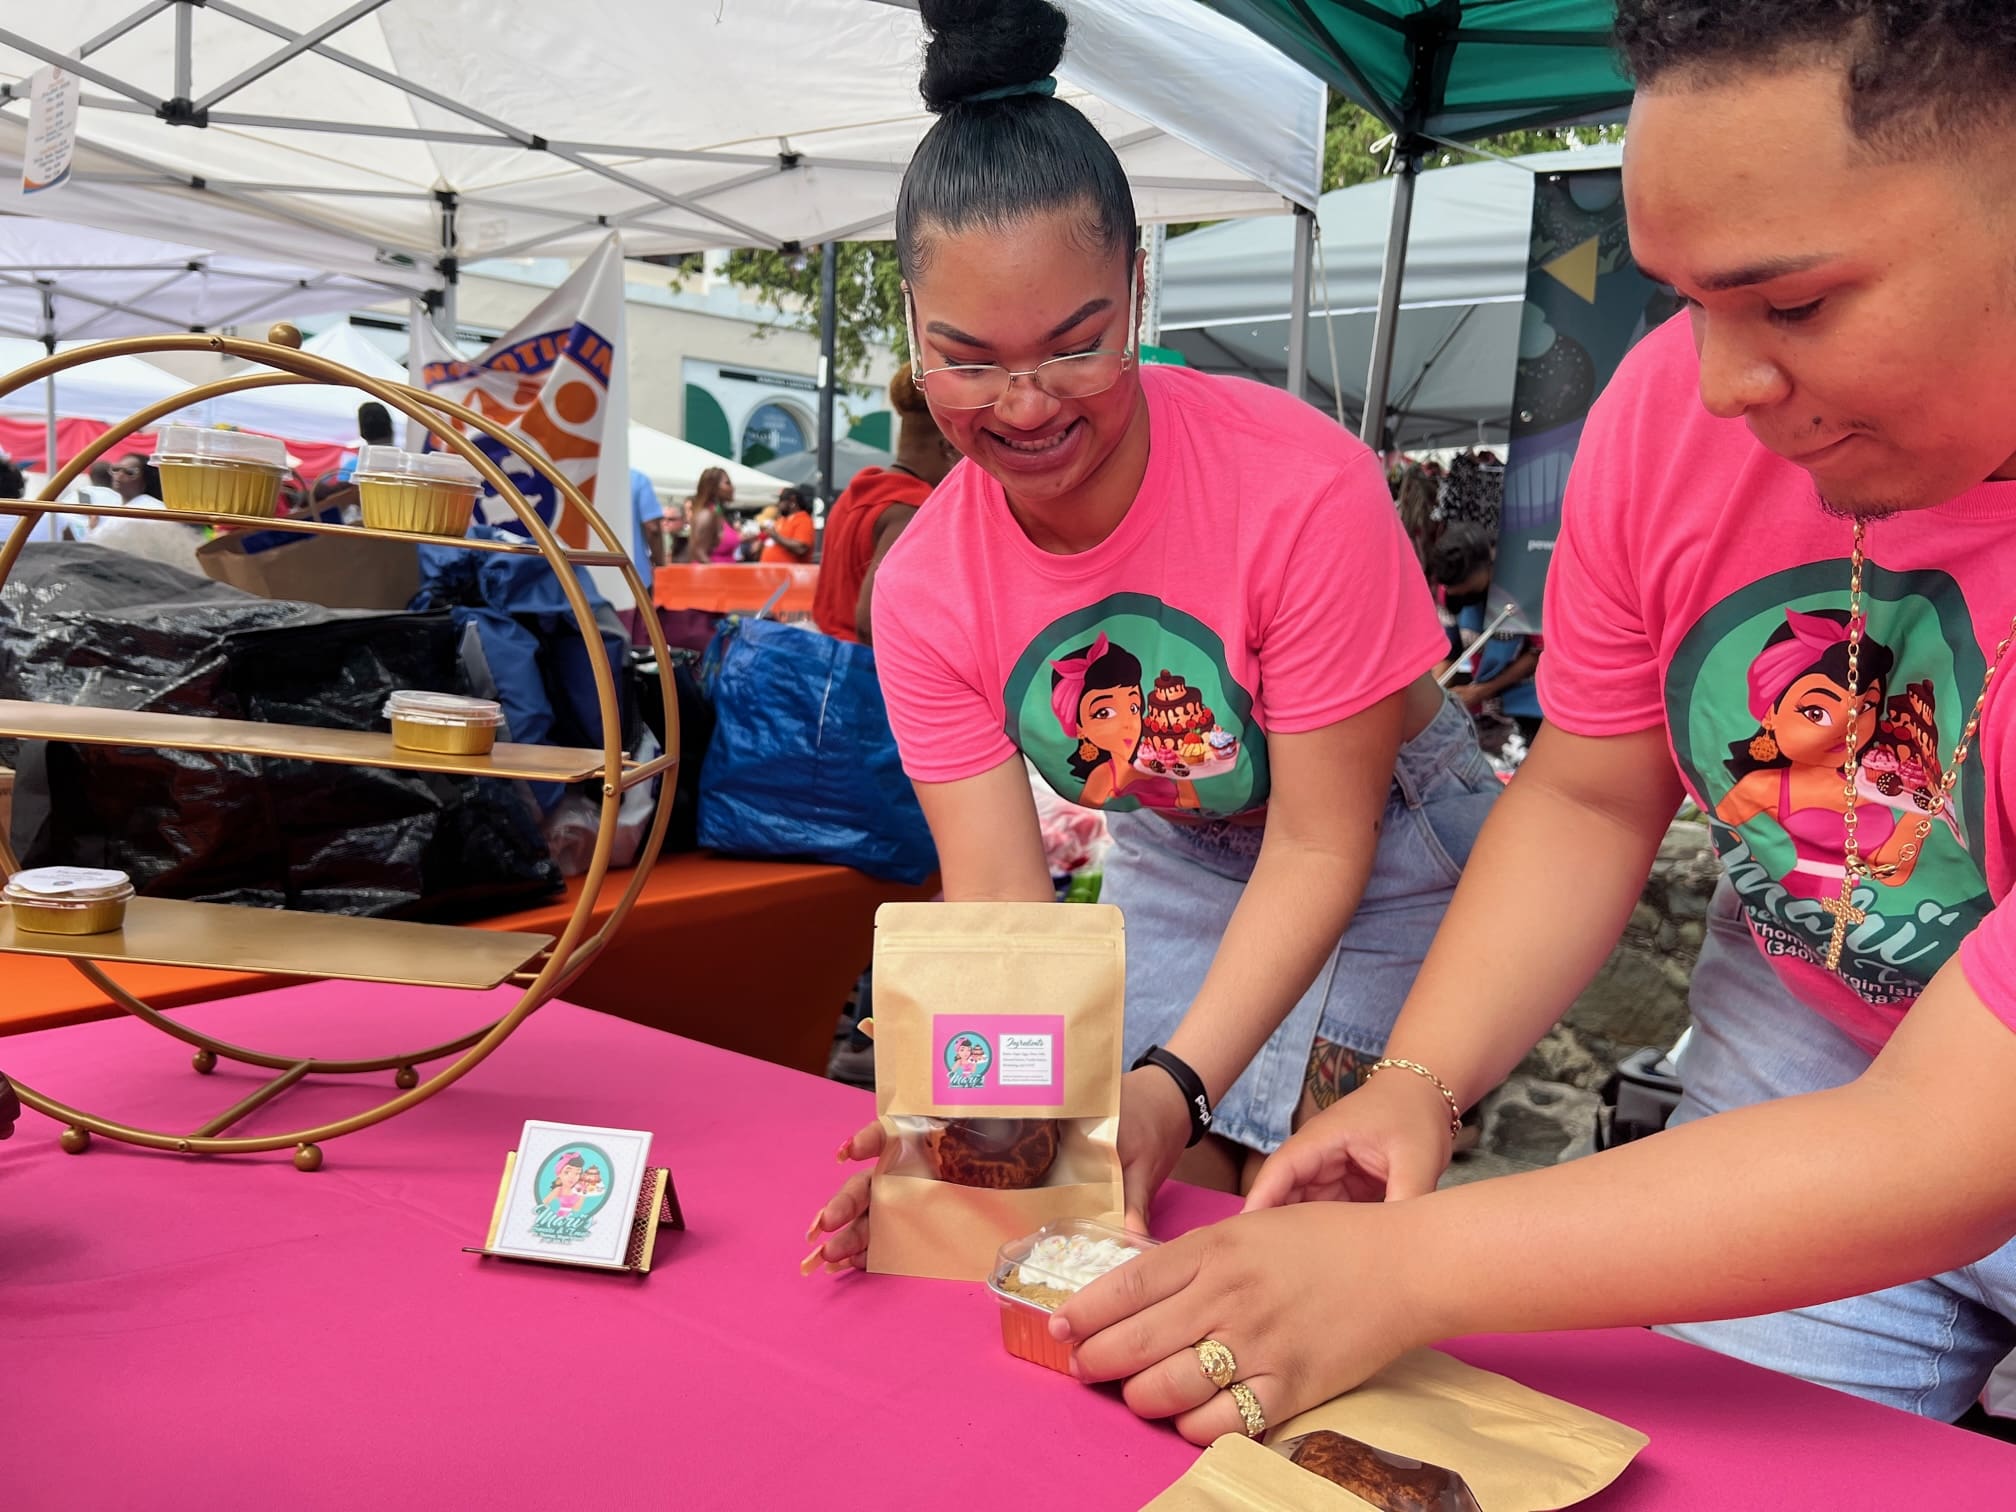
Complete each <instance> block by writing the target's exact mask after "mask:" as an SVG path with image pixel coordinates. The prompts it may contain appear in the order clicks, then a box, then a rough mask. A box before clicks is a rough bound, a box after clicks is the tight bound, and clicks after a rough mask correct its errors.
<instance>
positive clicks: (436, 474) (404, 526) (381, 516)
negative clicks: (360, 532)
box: [352, 446, 483, 536]
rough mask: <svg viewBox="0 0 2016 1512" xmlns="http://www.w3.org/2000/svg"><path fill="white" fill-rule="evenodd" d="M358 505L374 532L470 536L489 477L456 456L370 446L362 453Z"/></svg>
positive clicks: (357, 475)
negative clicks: (478, 502) (408, 531)
mask: <svg viewBox="0 0 2016 1512" xmlns="http://www.w3.org/2000/svg"><path fill="white" fill-rule="evenodd" d="M352 481H354V482H355V483H356V485H357V499H358V503H359V504H360V505H361V506H362V507H363V510H364V523H365V524H366V525H367V526H369V527H370V528H371V529H373V530H410V531H413V532H414V533H416V534H418V535H437V536H465V535H467V534H468V533H469V520H470V517H471V516H472V515H473V514H474V513H475V510H476V495H477V494H479V493H481V492H482V491H483V478H482V475H481V474H480V473H478V472H477V471H476V469H475V467H474V466H472V465H471V464H470V463H469V462H468V461H466V460H465V459H464V458H462V457H461V456H460V455H458V454H457V453H455V452H409V451H401V450H400V449H399V448H398V447H396V446H367V447H364V448H363V449H362V450H360V451H359V452H358V453H357V472H356V476H355V477H354V479H353V480H352Z"/></svg>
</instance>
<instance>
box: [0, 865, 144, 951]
mask: <svg viewBox="0 0 2016 1512" xmlns="http://www.w3.org/2000/svg"><path fill="white" fill-rule="evenodd" d="M132 896H133V882H132V879H131V878H129V877H128V876H127V875H126V873H124V872H123V871H104V870H100V869H98V868H96V867H88V866H38V867H36V868H35V869H34V870H32V871H23V872H16V873H15V874H14V875H13V876H11V877H9V878H8V879H7V886H6V888H5V889H4V890H0V901H4V902H5V903H6V904H7V906H8V908H9V909H11V910H12V911H13V914H14V927H15V928H16V929H25V930H31V931H33V932H34V933H36V934H64V935H95V934H110V933H111V932H112V931H113V930H115V929H120V928H123V927H124V926H125V923H126V901H127V899H129V898H131V897H132Z"/></svg>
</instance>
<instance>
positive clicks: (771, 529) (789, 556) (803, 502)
mask: <svg viewBox="0 0 2016 1512" xmlns="http://www.w3.org/2000/svg"><path fill="white" fill-rule="evenodd" d="M777 507H778V508H779V509H781V510H783V511H784V514H783V518H781V519H779V520H775V521H773V522H771V523H770V524H768V525H765V526H764V527H763V551H762V554H761V555H760V556H758V557H757V559H756V560H758V561H759V562H809V561H811V560H812V537H813V535H814V533H815V526H814V524H813V520H812V505H811V503H810V501H809V500H807V499H806V497H805V494H804V491H803V490H801V489H797V488H786V489H784V490H783V491H782V492H780V493H779V494H778V495H777Z"/></svg>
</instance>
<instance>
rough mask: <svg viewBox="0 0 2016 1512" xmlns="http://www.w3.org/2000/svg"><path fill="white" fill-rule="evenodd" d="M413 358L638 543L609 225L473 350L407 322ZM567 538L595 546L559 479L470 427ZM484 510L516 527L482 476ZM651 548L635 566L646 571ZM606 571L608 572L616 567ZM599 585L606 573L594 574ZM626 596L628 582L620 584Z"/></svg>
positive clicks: (617, 268)
mask: <svg viewBox="0 0 2016 1512" xmlns="http://www.w3.org/2000/svg"><path fill="white" fill-rule="evenodd" d="M413 344H414V354H415V357H416V359H417V360H416V363H415V366H416V367H418V369H419V371H420V374H421V379H420V381H421V383H422V384H423V385H424V386H425V387H426V388H427V389H429V390H430V391H432V392H434V393H437V394H441V395H443V396H445V397H447V398H450V399H453V400H456V401H457V402H458V403H461V404H465V405H467V406H468V407H469V408H471V409H473V410H475V411H476V412H477V413H478V414H480V415H483V416H485V417H487V418H489V419H492V420H495V421H497V422H498V423H499V424H501V425H504V426H506V427H507V428H509V429H510V430H513V431H515V432H517V433H518V434H519V435H520V436H522V437H524V438H525V439H526V440H528V441H530V442H532V443H533V445H534V446H535V447H537V449H538V450H539V451H540V452H541V453H543V454H544V455H545V457H546V458H547V459H548V460H549V461H550V462H551V463H552V464H553V467H554V469H555V470H556V471H558V472H559V473H560V475H561V476H562V477H564V478H566V479H567V481H568V482H570V483H572V484H573V485H574V486H575V487H576V488H578V489H580V490H581V492H582V493H583V494H584V495H585V496H586V497H587V498H588V500H589V502H590V503H592V504H593V505H594V506H595V511H596V513H597V514H599V515H600V516H601V517H602V518H603V519H604V520H605V521H607V522H608V524H609V526H610V528H611V529H612V530H613V531H614V532H615V535H616V539H617V540H618V541H619V542H621V543H623V545H624V546H625V547H626V548H628V549H630V551H631V554H632V556H633V557H634V556H635V555H636V551H637V548H638V546H639V544H640V543H641V539H642V537H641V532H640V527H639V522H638V521H637V520H636V519H635V518H634V510H633V509H632V506H631V497H630V457H629V419H630V416H629V395H628V388H629V385H628V381H627V377H626V371H625V369H626V365H627V363H628V361H629V352H628V347H627V340H626V336H625V331H624V323H623V250H622V246H621V243H620V242H619V240H618V239H617V237H616V236H615V235H613V234H612V235H611V236H610V237H609V239H608V240H607V241H605V242H603V244H602V245H601V246H600V247H599V248H597V249H596V251H595V252H594V253H593V254H591V255H590V256H589V257H588V258H587V260H586V261H584V262H583V263H582V264H581V266H580V267H579V268H578V269H576V270H575V272H574V274H573V276H572V277H570V278H569V279H568V280H567V281H566V282H565V283H564V284H562V285H560V287H559V288H557V289H555V290H554V291H553V292H552V293H551V294H549V295H548V296H547V297H546V298H545V299H544V300H543V301H541V303H540V305H539V307H538V308H537V309H535V310H534V311H533V312H532V313H531V314H530V315H527V316H526V317H525V318H524V319H523V320H521V321H519V322H518V324H517V325H516V326H514V327H512V328H511V329H510V330H509V331H507V332H505V333H504V334H503V335H502V336H500V337H498V338H497V340H495V341H493V342H491V343H490V345H489V346H487V347H485V348H484V349H483V350H482V351H481V352H479V353H477V354H476V355H475V356H474V357H470V358H464V357H462V356H461V355H460V354H458V353H456V352H455V351H453V350H452V349H451V348H450V347H449V345H448V343H447V341H446V340H445V339H444V338H443V337H442V336H441V335H440V333H439V332H438V331H436V330H435V329H434V327H433V326H432V325H429V324H426V323H424V322H423V323H422V324H420V325H419V327H418V328H417V329H416V330H415V331H414V332H413ZM472 439H473V440H474V441H475V443H476V446H477V448H478V449H479V450H481V451H482V452H483V453H485V454H486V455H487V456H488V457H489V458H490V459H491V460H492V461H494V462H495V463H497V465H498V466H499V467H500V468H501V469H503V471H504V473H505V474H506V475H507V476H508V477H509V478H510V479H511V481H512V483H513V484H515V485H516V486H517V488H518V490H519V492H520V493H522V494H524V495H525V498H526V500H527V501H528V502H529V503H530V504H531V505H532V506H533V508H534V510H535V511H536V512H537V513H538V515H539V518H540V519H541V520H542V521H544V522H545V523H546V524H547V525H549V526H554V525H555V522H556V521H557V522H558V524H557V534H558V535H559V537H560V539H561V541H562V542H563V543H565V544H566V545H569V546H593V545H598V544H599V542H597V541H594V540H592V539H591V537H590V531H589V529H588V526H587V523H586V522H585V521H583V520H580V519H577V518H575V517H574V516H573V514H572V512H571V511H567V512H563V511H562V509H561V503H562V500H561V497H560V493H559V490H558V489H557V488H555V487H554V486H553V484H552V483H550V482H549V481H548V480H547V479H546V478H545V476H544V475H543V474H541V473H539V472H537V471H535V470H534V469H533V468H532V467H531V465H530V464H529V463H527V462H525V461H524V460H522V459H521V458H519V457H518V456H516V455H515V454H513V453H511V452H509V451H507V450H506V449H505V447H504V446H503V445H502V444H501V443H500V442H497V441H493V440H491V439H490V438H489V437H487V436H476V437H472ZM476 507H477V513H478V515H479V517H481V518H482V519H483V520H485V521H487V522H488V523H490V524H492V525H497V526H500V527H502V528H504V529H507V530H509V529H517V528H518V525H517V517H516V516H515V515H513V514H512V512H511V510H510V507H509V506H508V505H506V504H505V503H504V501H503V500H502V499H501V498H499V497H497V495H496V494H494V493H492V492H491V491H490V490H488V489H487V488H486V489H485V490H484V493H483V496H482V497H481V498H480V499H479V500H478V501H477V506H476ZM648 561H649V559H648V558H646V559H645V562H644V564H643V566H642V567H641V568H640V570H642V571H645V572H647V573H648V571H649V565H648ZM612 575H613V574H612ZM597 582H598V585H599V586H601V587H602V588H603V591H604V592H605V593H607V592H609V591H610V588H611V586H612V585H611V584H610V583H609V582H608V581H607V580H606V579H605V578H604V577H602V576H600V575H598V578H597ZM622 600H623V602H625V603H627V602H628V594H627V593H625V594H623V595H622Z"/></svg>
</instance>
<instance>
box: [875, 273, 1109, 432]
mask: <svg viewBox="0 0 2016 1512" xmlns="http://www.w3.org/2000/svg"><path fill="white" fill-rule="evenodd" d="M1137 292H1138V291H1137V288H1136V283H1135V279H1134V278H1133V277H1129V278H1128V280H1127V344H1126V346H1125V347H1123V348H1122V349H1121V350H1119V351H1117V352H1116V351H1113V350H1112V349H1110V348H1107V347H1095V348H1093V349H1092V350H1091V351H1089V352H1072V353H1070V354H1069V355H1068V356H1064V357H1051V358H1049V359H1047V360H1046V361H1043V362H1039V363H1037V364H1036V366H1034V367H1033V368H1005V367H1003V366H1001V364H1000V363H998V362H952V363H947V364H945V365H944V366H943V367H935V368H927V367H925V366H924V359H923V356H922V354H921V352H920V350H919V348H918V345H917V301H916V298H915V296H914V295H912V294H911V292H910V286H909V285H908V284H907V283H906V284H905V285H904V286H903V305H904V312H905V314H906V316H907V317H908V318H907V319H906V320H905V321H904V330H905V333H906V334H907V335H908V336H909V338H910V371H911V373H912V374H913V375H914V377H915V379H916V383H917V387H918V388H920V389H922V390H923V391H924V393H925V394H926V395H927V396H928V397H929V398H930V400H931V402H932V403H933V404H935V405H937V406H938V407H939V408H940V409H948V410H974V409H988V408H991V407H992V406H994V405H996V404H999V403H1000V402H1001V401H1002V400H1003V399H1005V398H1007V397H1008V390H1009V388H1010V387H1012V386H1013V384H1014V382H1015V380H1016V379H1017V378H1027V379H1029V380H1030V381H1031V382H1032V383H1034V384H1035V385H1036V387H1038V388H1039V389H1041V390H1042V391H1043V392H1044V393H1046V394H1048V395H1049V396H1050V397H1051V398H1053V399H1090V398H1091V397H1093V395H1095V394H1103V393H1105V392H1106V391H1107V390H1108V389H1110V388H1111V387H1113V385H1114V384H1116V383H1118V382H1119V381H1120V375H1121V374H1122V373H1124V372H1126V371H1127V369H1128V368H1129V367H1130V366H1131V365H1132V364H1133V361H1134V341H1135V338H1136V336H1137V335H1138V334H1139V328H1138V326H1137V324H1136V321H1135V318H1134V310H1135V297H1136V294H1137Z"/></svg>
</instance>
